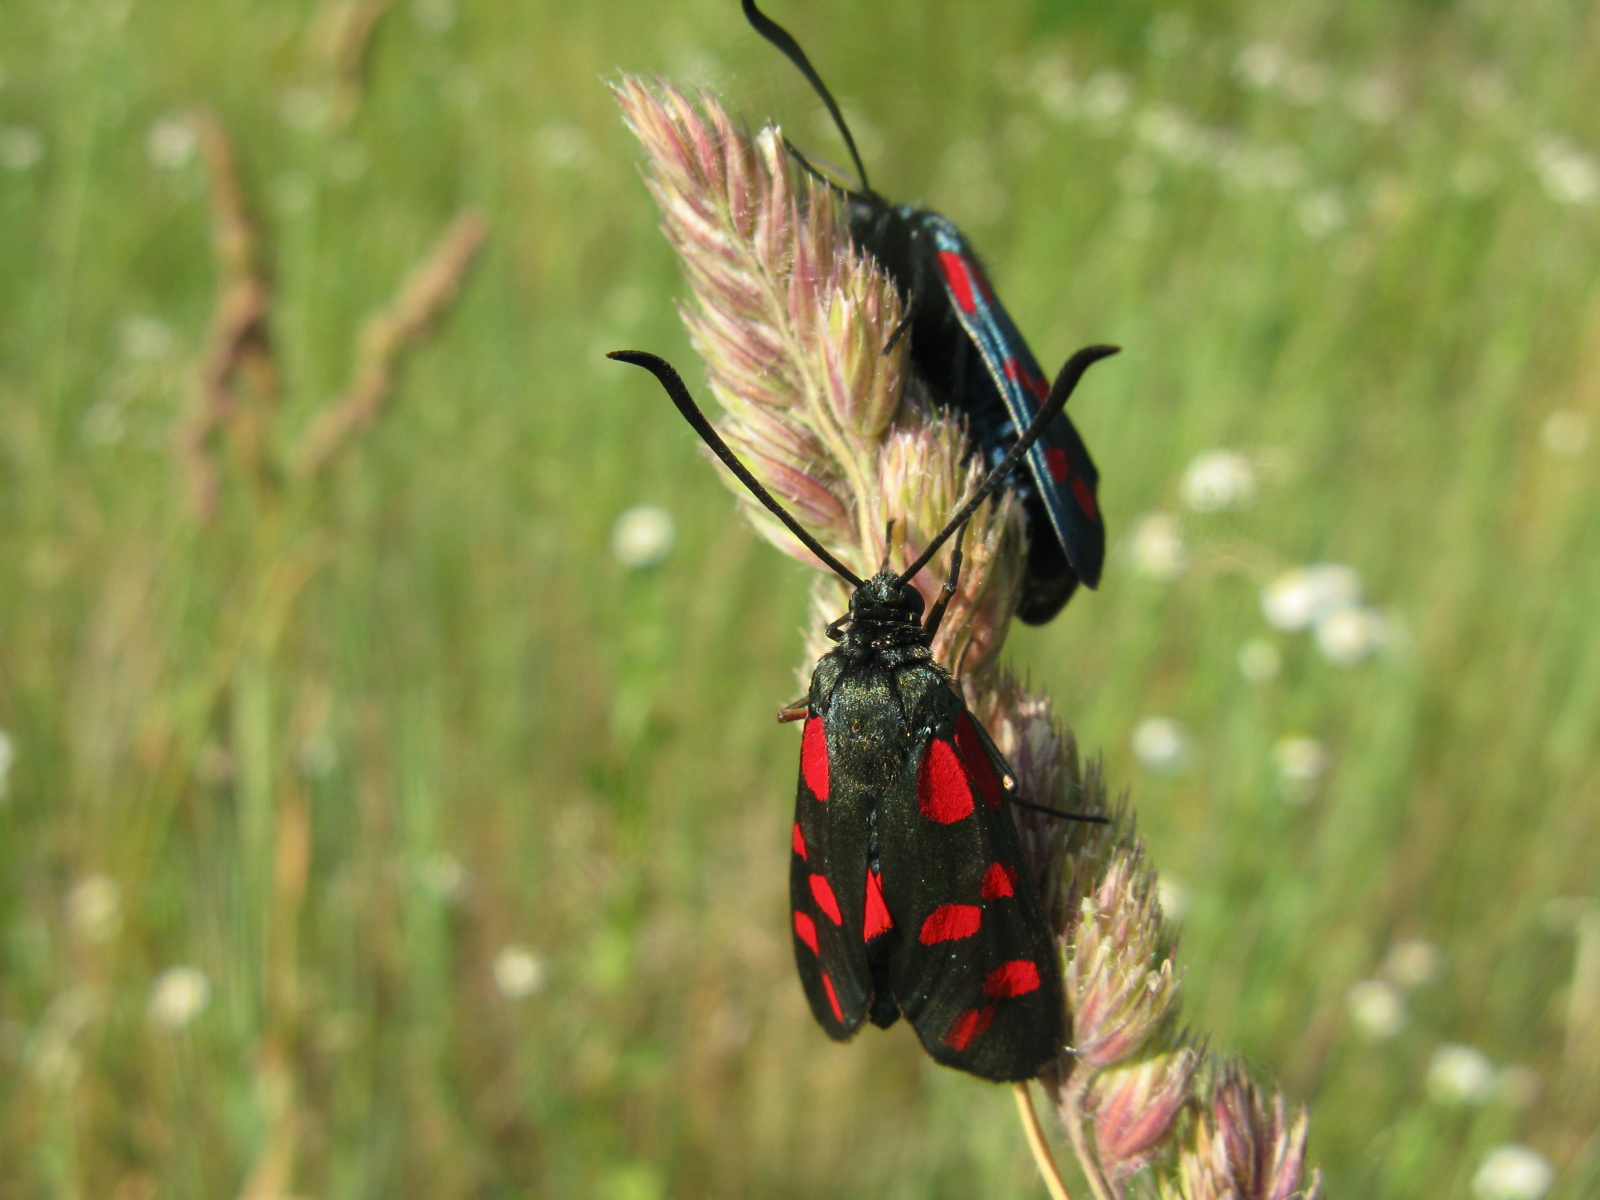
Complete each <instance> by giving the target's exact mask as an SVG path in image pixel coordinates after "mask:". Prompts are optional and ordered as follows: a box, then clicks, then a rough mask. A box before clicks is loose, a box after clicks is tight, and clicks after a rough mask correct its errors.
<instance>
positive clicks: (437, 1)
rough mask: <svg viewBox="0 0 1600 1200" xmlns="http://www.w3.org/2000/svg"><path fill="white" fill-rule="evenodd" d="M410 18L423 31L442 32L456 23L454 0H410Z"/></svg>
mask: <svg viewBox="0 0 1600 1200" xmlns="http://www.w3.org/2000/svg"><path fill="white" fill-rule="evenodd" d="M411 19H412V20H413V21H415V22H416V23H417V28H418V29H420V30H422V31H423V32H424V33H444V32H445V31H446V30H448V29H449V28H450V27H451V26H452V25H454V24H455V23H456V6H455V0H411Z"/></svg>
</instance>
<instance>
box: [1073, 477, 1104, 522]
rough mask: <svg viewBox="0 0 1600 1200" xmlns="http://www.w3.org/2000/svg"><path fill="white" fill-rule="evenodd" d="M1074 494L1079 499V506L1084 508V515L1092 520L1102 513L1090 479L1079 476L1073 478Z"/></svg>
mask: <svg viewBox="0 0 1600 1200" xmlns="http://www.w3.org/2000/svg"><path fill="white" fill-rule="evenodd" d="M1072 494H1073V496H1074V497H1076V499H1077V501H1078V507H1079V508H1081V509H1083V515H1084V516H1086V517H1088V518H1089V519H1090V520H1091V521H1093V520H1094V519H1096V518H1097V517H1098V516H1099V515H1100V507H1099V505H1097V504H1096V503H1095V502H1094V489H1092V488H1091V487H1090V486H1089V481H1088V480H1086V479H1083V478H1081V477H1079V476H1074V477H1073V479H1072Z"/></svg>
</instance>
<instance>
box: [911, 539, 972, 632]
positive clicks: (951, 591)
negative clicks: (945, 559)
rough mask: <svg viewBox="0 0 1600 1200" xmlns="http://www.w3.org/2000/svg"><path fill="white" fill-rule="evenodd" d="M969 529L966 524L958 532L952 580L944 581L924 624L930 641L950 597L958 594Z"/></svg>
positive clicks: (951, 564) (924, 629) (951, 570)
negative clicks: (962, 558)
mask: <svg viewBox="0 0 1600 1200" xmlns="http://www.w3.org/2000/svg"><path fill="white" fill-rule="evenodd" d="M966 536H967V527H966V525H965V524H963V525H962V526H961V528H960V529H958V530H956V549H955V553H954V554H952V555H951V556H950V578H948V579H946V580H945V581H944V586H943V587H942V588H940V589H939V598H938V599H937V600H935V601H934V602H933V607H932V608H930V609H929V610H928V619H927V620H926V621H924V622H923V623H922V634H923V636H924V637H925V638H926V639H927V640H928V641H929V642H932V641H933V635H934V634H936V633H938V632H939V622H940V621H942V620H944V610H945V609H946V608H948V607H950V597H952V596H954V595H955V594H956V584H957V583H959V582H960V580H961V543H962V542H963V541H964V540H965V539H966Z"/></svg>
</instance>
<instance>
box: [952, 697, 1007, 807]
mask: <svg viewBox="0 0 1600 1200" xmlns="http://www.w3.org/2000/svg"><path fill="white" fill-rule="evenodd" d="M956 750H957V752H958V753H959V754H960V755H961V763H962V766H964V767H965V768H966V772H967V779H968V780H970V781H971V783H972V784H973V785H975V786H976V788H977V790H978V792H979V794H981V795H982V796H983V802H984V803H985V804H987V805H988V806H989V807H990V808H999V807H1000V801H1001V797H1002V795H1003V794H1004V793H1003V792H1002V790H1001V787H1000V776H998V775H996V774H995V773H994V764H993V763H991V762H990V761H989V751H988V748H987V747H986V746H984V744H983V739H982V738H980V737H979V736H978V730H977V728H976V727H975V726H974V725H973V724H972V714H970V713H965V712H964V713H962V714H961V716H960V717H958V718H957V719H956ZM969 794H970V789H969ZM962 815H963V816H965V815H966V814H965V813H963V814H962Z"/></svg>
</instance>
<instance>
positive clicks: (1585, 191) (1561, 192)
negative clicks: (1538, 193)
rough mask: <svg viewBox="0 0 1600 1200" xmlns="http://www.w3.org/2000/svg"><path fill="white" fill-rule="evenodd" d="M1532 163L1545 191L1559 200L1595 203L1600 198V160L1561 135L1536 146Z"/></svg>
mask: <svg viewBox="0 0 1600 1200" xmlns="http://www.w3.org/2000/svg"><path fill="white" fill-rule="evenodd" d="M1533 166H1534V170H1535V171H1536V172H1538V175H1539V182H1540V183H1541V184H1542V185H1543V186H1544V190H1545V193H1546V194H1547V195H1548V196H1549V197H1550V198H1551V199H1552V200H1555V201H1557V202H1558V203H1561V204H1592V203H1594V201H1595V200H1596V199H1597V198H1600V161H1597V160H1596V159H1595V157H1594V156H1593V155H1592V154H1585V153H1584V152H1583V151H1582V150H1579V149H1577V148H1576V147H1575V146H1572V145H1569V144H1568V143H1567V142H1565V141H1563V140H1562V139H1560V138H1549V139H1547V140H1546V141H1544V142H1542V143H1541V144H1540V145H1539V146H1538V148H1537V149H1535V151H1534V153H1533Z"/></svg>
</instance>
